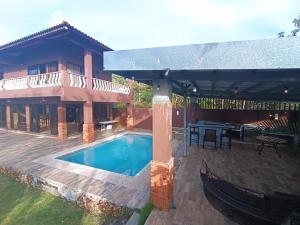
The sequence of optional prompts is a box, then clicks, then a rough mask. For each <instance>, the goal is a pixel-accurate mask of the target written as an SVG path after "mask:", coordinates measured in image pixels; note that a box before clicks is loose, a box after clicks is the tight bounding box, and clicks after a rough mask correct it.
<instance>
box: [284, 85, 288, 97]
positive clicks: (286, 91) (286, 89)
mask: <svg viewBox="0 0 300 225" xmlns="http://www.w3.org/2000/svg"><path fill="white" fill-rule="evenodd" d="M283 93H284V94H285V95H287V94H288V93H289V89H288V88H287V87H285V88H284V91H283Z"/></svg>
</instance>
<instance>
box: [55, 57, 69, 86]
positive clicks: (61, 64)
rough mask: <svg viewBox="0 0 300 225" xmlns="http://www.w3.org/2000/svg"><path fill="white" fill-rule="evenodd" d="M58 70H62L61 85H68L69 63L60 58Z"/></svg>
mask: <svg viewBox="0 0 300 225" xmlns="http://www.w3.org/2000/svg"><path fill="white" fill-rule="evenodd" d="M58 71H59V72H60V80H61V85H62V86H63V87H68V86H69V78H68V71H67V63H66V62H65V60H64V59H62V58H61V59H59V61H58Z"/></svg>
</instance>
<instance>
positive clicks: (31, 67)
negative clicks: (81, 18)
mask: <svg viewBox="0 0 300 225" xmlns="http://www.w3.org/2000/svg"><path fill="white" fill-rule="evenodd" d="M111 50H112V49H110V48H109V47H107V46H106V45H104V44H102V43H100V42H99V41H97V40H95V39H93V38H92V37H90V36H88V35H87V34H85V33H83V32H81V31H79V30H78V29H76V28H74V27H73V26H71V25H70V24H68V23H67V22H63V23H61V24H59V25H57V26H54V27H51V28H49V29H46V30H43V31H40V32H38V33H35V34H32V35H29V36H26V37H24V38H21V39H18V40H16V41H13V42H10V43H8V44H5V45H2V46H0V127H6V128H7V129H19V130H27V131H30V132H49V133H51V134H55V135H56V134H57V135H58V137H59V138H60V139H66V138H67V136H68V133H70V132H71V131H73V130H78V131H82V132H83V140H84V142H92V141H93V140H94V125H95V123H96V121H99V120H109V119H111V117H112V103H114V102H123V103H130V101H131V99H130V88H129V87H128V86H126V85H120V84H116V83H112V74H110V73H105V72H103V52H104V51H111Z"/></svg>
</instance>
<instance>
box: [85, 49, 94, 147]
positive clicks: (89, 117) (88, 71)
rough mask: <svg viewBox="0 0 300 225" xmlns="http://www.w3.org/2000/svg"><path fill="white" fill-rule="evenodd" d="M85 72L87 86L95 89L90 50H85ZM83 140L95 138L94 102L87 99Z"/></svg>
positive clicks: (89, 140) (87, 140)
mask: <svg viewBox="0 0 300 225" xmlns="http://www.w3.org/2000/svg"><path fill="white" fill-rule="evenodd" d="M84 73H85V76H86V86H87V89H88V90H89V91H92V89H93V56H92V52H91V51H90V50H87V49H85V50H84ZM83 120H84V124H83V142H84V143H91V142H93V141H94V140H95V132H94V120H93V102H92V101H91V100H89V101H87V102H85V103H84V105H83Z"/></svg>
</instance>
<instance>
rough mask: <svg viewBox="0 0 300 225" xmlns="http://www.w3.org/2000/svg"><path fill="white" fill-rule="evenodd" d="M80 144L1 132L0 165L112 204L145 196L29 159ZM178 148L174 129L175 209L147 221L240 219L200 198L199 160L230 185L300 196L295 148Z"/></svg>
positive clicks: (135, 202) (137, 203) (139, 201)
mask: <svg viewBox="0 0 300 225" xmlns="http://www.w3.org/2000/svg"><path fill="white" fill-rule="evenodd" d="M118 132H121V131H115V132H110V133H103V132H102V133H97V139H101V138H104V137H106V136H109V135H112V134H114V133H118ZM80 144H81V137H80V136H78V137H73V138H69V139H68V140H67V141H66V142H62V141H57V139H55V138H52V137H47V136H42V135H32V134H27V133H21V132H14V131H7V130H0V148H1V152H0V165H1V167H2V168H3V167H8V168H13V169H14V170H16V171H20V172H22V174H31V175H34V176H35V177H39V178H41V180H42V179H43V180H44V181H47V182H48V183H50V184H55V185H57V186H58V187H66V188H67V189H70V190H81V191H84V192H88V193H90V194H94V195H95V196H101V197H102V198H103V197H105V198H106V199H107V200H108V201H110V202H112V203H114V204H116V205H127V206H130V207H141V206H143V204H144V203H145V202H146V201H147V200H148V199H149V193H145V192H142V191H138V190H133V189H129V188H126V187H124V186H120V185H119V186H118V185H113V184H111V183H103V182H101V181H99V180H95V179H91V178H88V177H86V176H83V175H80V174H76V173H73V172H66V171H63V170H60V169H57V168H53V167H51V166H45V165H42V164H39V163H34V162H33V161H35V160H36V159H37V158H40V157H42V156H46V155H49V154H53V153H57V152H60V151H63V150H64V149H68V148H70V147H74V146H76V145H80ZM183 146H184V144H183V133H182V129H174V130H173V154H174V158H175V162H174V164H175V165H174V166H175V181H174V182H175V185H174V187H175V190H174V191H175V193H174V197H175V198H174V200H175V204H176V209H171V210H170V211H169V212H166V211H158V210H154V211H153V212H152V213H151V215H150V217H149V218H148V220H147V222H146V224H148V225H150V224H151V225H153V224H155V225H156V224H164V225H165V224H189V225H190V224H191V225H192V224H214V225H219V224H220V225H221V224H228V225H233V224H238V223H236V222H234V221H236V220H239V219H240V218H239V217H236V215H235V214H233V215H231V216H229V217H228V215H227V216H224V215H223V214H222V213H220V212H219V211H218V210H216V209H215V208H214V207H213V206H212V205H211V204H210V203H209V202H208V200H207V198H206V197H205V195H204V193H203V188H202V183H201V179H200V175H199V171H200V168H201V166H202V160H203V159H204V160H205V161H206V162H207V164H208V166H209V167H210V168H212V169H213V171H214V172H215V173H217V174H218V175H219V176H220V177H222V178H223V179H225V180H227V181H230V182H232V183H234V184H238V185H241V186H244V187H248V188H251V189H254V190H257V191H262V192H265V193H272V192H273V191H281V192H285V193H290V194H295V195H300V164H299V159H297V158H295V157H293V155H294V153H295V152H294V150H290V149H288V148H281V155H282V158H279V157H278V155H277V154H276V153H275V152H274V151H272V150H268V149H267V150H265V151H264V153H263V154H262V155H259V154H258V153H257V151H256V147H257V146H256V145H253V144H251V143H248V142H239V141H234V142H233V146H232V149H231V150H229V149H226V148H224V149H222V150H221V149H218V150H213V149H211V148H206V149H202V148H201V147H199V148H197V147H196V145H195V144H194V145H192V146H191V147H188V156H187V157H184V156H183V152H184V151H183V149H184V148H183ZM16 156H18V157H16ZM20 159H22V160H20ZM58 184H59V185H58ZM49 187H50V186H48V187H47V188H46V189H45V190H46V191H48V192H50V193H54V194H57V193H55V190H54V189H51V188H49ZM65 192H66V191H65ZM69 197H70V196H69ZM199 212H201V213H199ZM246 222H247V221H246ZM244 224H245V223H244ZM246 224H247V223H246ZM250 224H251V223H250Z"/></svg>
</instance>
